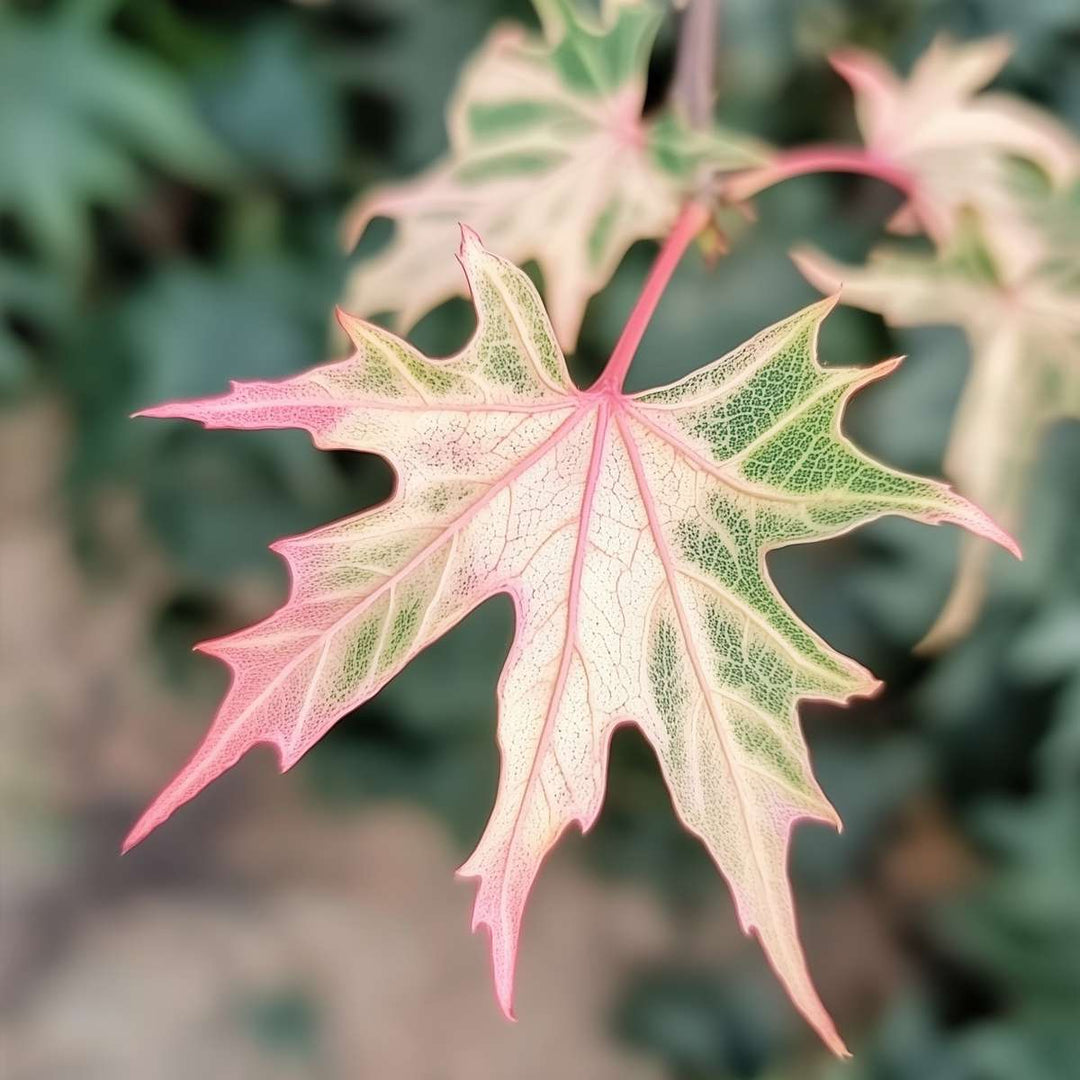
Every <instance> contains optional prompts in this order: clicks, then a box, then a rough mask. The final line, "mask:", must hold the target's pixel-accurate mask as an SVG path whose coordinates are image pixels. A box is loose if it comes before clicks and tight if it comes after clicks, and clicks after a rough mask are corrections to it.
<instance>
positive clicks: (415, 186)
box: [345, 0, 766, 350]
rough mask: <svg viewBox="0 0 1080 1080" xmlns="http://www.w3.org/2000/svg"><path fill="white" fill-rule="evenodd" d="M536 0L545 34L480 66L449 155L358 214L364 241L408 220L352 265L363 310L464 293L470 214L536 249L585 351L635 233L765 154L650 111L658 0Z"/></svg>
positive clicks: (666, 224)
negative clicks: (464, 240)
mask: <svg viewBox="0 0 1080 1080" xmlns="http://www.w3.org/2000/svg"><path fill="white" fill-rule="evenodd" d="M534 3H535V6H536V8H537V11H538V13H539V15H540V17H541V21H542V23H543V36H542V37H540V36H537V35H535V34H532V33H529V32H527V31H526V30H525V29H524V28H523V27H521V26H517V25H504V26H501V27H497V28H496V29H495V30H494V31H493V32H492V34H491V36H490V37H489V38H488V40H487V42H486V43H485V44H484V46H483V47H482V48H481V49H480V51H479V53H478V54H477V56H476V57H474V58H473V60H472V61H471V62H470V63H469V64H468V65H467V66H466V68H465V70H464V73H463V75H462V78H461V83H460V85H459V86H458V88H457V90H456V92H455V94H454V96H453V99H452V100H451V102H450V106H449V112H448V124H449V134H450V152H449V155H448V157H447V158H446V159H445V160H444V161H442V162H440V163H439V164H437V165H435V166H434V167H433V168H432V169H431V170H430V171H429V172H427V173H424V174H423V175H421V176H419V177H417V178H416V179H414V180H411V181H409V182H407V183H404V184H395V185H391V186H389V187H385V188H383V189H381V190H377V191H375V192H373V193H372V194H370V195H366V196H364V197H363V198H362V199H361V200H360V201H359V202H358V203H357V205H356V207H355V208H354V209H353V210H352V211H351V213H350V214H349V217H348V221H347V225H346V235H347V238H348V242H349V243H350V245H351V244H353V243H355V242H356V240H357V239H358V238H359V236H360V235H361V233H362V232H363V230H364V229H365V227H366V226H367V224H368V222H369V221H371V220H372V218H375V217H389V218H393V219H394V221H395V223H396V231H395V235H394V237H393V239H392V241H391V242H390V243H389V244H388V246H387V247H386V248H385V249H384V250H383V251H381V252H380V253H379V254H378V255H376V256H375V257H373V258H371V259H369V260H367V261H365V262H363V263H361V264H360V266H359V267H358V269H357V270H356V271H355V272H354V273H353V274H352V276H351V277H350V280H349V282H348V285H347V288H346V300H345V305H346V307H348V308H349V310H352V311H356V312H359V313H361V314H365V315H371V314H375V313H379V312H392V313H394V315H395V316H396V320H397V321H396V324H395V325H396V326H397V327H398V328H399V329H402V330H408V329H409V328H410V327H411V326H412V325H413V324H414V323H415V322H416V321H417V320H418V319H419V318H420V317H421V316H422V315H424V314H425V313H426V312H427V311H430V310H431V309H432V308H433V307H435V306H436V305H437V304H440V303H441V302H442V301H444V300H446V299H448V298H449V297H451V296H455V295H459V294H460V293H461V291H462V290H461V280H460V278H459V276H458V275H457V274H456V273H454V270H453V263H452V260H451V259H450V258H449V255H450V253H451V252H452V251H453V250H454V246H455V244H456V242H457V223H458V222H459V221H468V222H469V223H470V224H471V225H472V226H474V227H475V228H476V229H477V230H479V231H480V232H482V233H483V234H484V236H485V237H486V238H487V240H488V242H489V243H491V244H492V246H493V247H495V248H496V249H497V250H499V251H501V252H502V253H503V254H505V255H506V256H507V257H508V258H510V259H512V260H514V261H515V262H516V263H524V262H526V261H528V260H530V259H535V260H536V262H537V263H538V264H539V266H540V269H541V271H542V273H543V276H544V288H545V295H546V299H547V306H548V310H549V311H550V313H551V320H552V323H553V324H554V326H555V331H556V334H557V336H558V338H559V341H560V342H561V344H562V346H563V348H564V349H567V350H569V349H572V348H573V347H574V345H575V343H576V341H577V336H578V330H579V328H580V326H581V319H582V316H583V315H584V312H585V305H586V303H587V301H588V299H589V297H590V296H592V295H593V293H595V292H597V291H599V290H600V289H601V288H603V286H604V285H605V284H606V283H607V281H608V279H609V278H610V277H611V275H612V274H613V273H614V271H615V268H616V266H618V263H619V260H620V259H621V258H622V256H623V255H624V254H625V252H626V250H627V248H628V247H629V246H630V245H631V244H632V243H633V242H634V241H635V240H639V239H642V238H650V237H660V236H663V235H665V234H666V233H667V231H668V229H669V228H670V227H671V224H672V222H673V221H674V220H675V217H676V215H677V214H678V212H679V208H680V206H681V205H682V203H683V202H684V201H685V199H686V196H687V195H688V194H689V193H690V189H691V188H692V187H693V186H694V184H695V182H696V180H697V179H698V178H699V174H700V173H701V171H702V170H715V171H719V170H726V169H745V168H747V167H748V166H751V165H756V164H760V163H761V162H762V161H764V160H765V157H766V155H765V151H764V150H763V149H762V147H761V144H759V143H757V142H756V141H754V140H752V139H750V138H747V137H744V136H736V135H733V134H730V133H727V132H724V131H721V130H720V129H718V128H713V129H710V130H706V131H694V130H691V129H690V128H688V127H687V126H685V125H684V124H683V123H682V122H681V121H680V119H679V117H678V115H677V114H676V112H674V111H672V110H663V111H661V112H660V113H659V114H657V115H655V116H651V117H648V118H645V119H643V118H642V105H643V103H644V100H645V76H646V71H647V67H648V58H649V52H650V49H651V47H652V42H653V38H654V37H655V35H656V31H657V28H658V26H659V24H660V20H661V17H662V9H661V8H660V7H658V6H656V5H655V4H654V3H652V2H651V0H644V2H642V0H623V2H621V3H616V2H612V0H609V2H608V3H606V4H605V5H604V7H603V9H602V13H603V18H602V21H601V22H594V20H593V19H592V18H590V17H589V16H588V15H587V13H585V12H583V11H581V10H580V7H579V4H578V3H577V2H576V0H534ZM523 208H527V209H525V210H523ZM443 253H445V254H446V256H447V257H446V258H442V257H441V256H442V254H443Z"/></svg>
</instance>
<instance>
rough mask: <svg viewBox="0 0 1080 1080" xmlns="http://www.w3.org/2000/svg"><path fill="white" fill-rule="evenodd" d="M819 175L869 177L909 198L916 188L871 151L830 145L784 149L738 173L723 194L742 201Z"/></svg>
mask: <svg viewBox="0 0 1080 1080" xmlns="http://www.w3.org/2000/svg"><path fill="white" fill-rule="evenodd" d="M821 172H846V173H858V174H860V175H862V176H872V177H874V178H875V179H878V180H884V181H885V183H887V184H892V185H893V187H895V188H898V189H899V190H900V191H902V192H904V193H905V194H906V195H911V194H912V193H913V191H914V187H915V181H914V178H913V177H912V175H911V174H910V173H909V172H908V171H907V169H905V168H903V167H902V166H900V165H897V164H896V163H895V162H893V161H890V160H889V159H888V158H886V157H882V156H881V155H880V154H876V153H874V151H873V150H866V149H864V148H863V147H860V146H833V145H830V144H827V143H826V144H822V145H820V146H805V147H797V148H796V149H794V150H787V151H785V152H784V153H781V154H779V155H777V157H776V158H775V159H774V160H773V161H771V162H769V164H768V165H764V166H762V167H761V168H760V169H751V170H749V171H747V172H743V173H739V174H738V175H737V176H734V177H733V178H732V179H730V180H729V181H728V182H727V183H726V184H725V185H724V193H725V194H726V195H727V196H728V198H730V199H735V200H737V201H741V200H742V199H748V198H749V197H750V196H751V195H756V194H757V193H758V192H760V191H764V190H765V189H766V188H769V187H772V186H773V185H774V184H778V183H780V181H782V180H788V179H790V178H791V177H793V176H806V175H808V174H810V173H821Z"/></svg>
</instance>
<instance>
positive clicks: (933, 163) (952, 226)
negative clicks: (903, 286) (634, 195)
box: [727, 37, 1080, 272]
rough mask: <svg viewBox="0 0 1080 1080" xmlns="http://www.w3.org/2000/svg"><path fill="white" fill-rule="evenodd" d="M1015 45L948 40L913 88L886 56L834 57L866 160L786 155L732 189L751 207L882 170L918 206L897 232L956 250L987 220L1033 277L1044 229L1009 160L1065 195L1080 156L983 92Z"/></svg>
mask: <svg viewBox="0 0 1080 1080" xmlns="http://www.w3.org/2000/svg"><path fill="white" fill-rule="evenodd" d="M1010 52H1011V46H1010V45H1009V43H1008V41H1007V39H1005V38H1000V37H995V38H986V39H983V40H981V41H974V42H967V43H964V44H956V43H953V42H951V41H949V40H948V39H947V38H945V37H939V38H937V39H936V40H935V41H934V42H933V44H932V45H931V46H930V48H929V49H928V50H927V51H926V52H925V53H924V54H923V55H922V56H921V57H920V58H919V60H918V61H917V62H916V63H915V65H914V67H913V68H912V70H911V73H910V75H909V76H908V78H907V79H906V80H904V79H901V78H900V77H899V76H898V75H897V74H896V73H895V72H894V71H893V70H892V69H891V68H890V67H889V66H888V65H887V64H886V63H885V61H883V60H882V59H881V58H880V57H878V56H875V55H874V54H872V53H866V52H862V51H860V50H855V49H850V50H844V51H842V52H838V53H836V54H834V55H833V56H832V57H830V61H831V63H832V65H833V67H834V68H835V69H836V71H837V72H838V73H839V74H840V75H842V76H843V77H844V79H846V80H847V82H848V83H849V84H850V86H851V89H852V91H853V92H854V95H855V110H856V114H857V118H858V124H859V129H860V131H861V133H862V136H863V141H864V143H865V147H866V148H865V150H864V151H856V152H854V153H851V152H848V153H847V154H845V152H844V150H843V148H841V149H839V150H837V149H836V148H829V147H822V148H819V149H815V148H810V149H808V150H805V151H796V152H794V153H792V154H790V155H783V154H781V155H779V156H778V157H777V158H776V160H775V161H774V162H773V163H772V164H770V165H767V166H765V167H764V168H762V169H756V170H752V171H751V172H748V173H747V174H745V175H744V176H739V177H736V178H734V179H733V180H732V181H730V182H729V183H728V185H727V191H728V194H729V196H730V197H731V198H734V199H743V198H747V197H748V196H750V195H752V194H754V193H755V192H757V191H760V190H761V189H763V188H765V187H768V186H770V185H771V184H773V183H776V182H777V180H778V179H781V178H783V177H784V176H786V175H796V174H798V173H800V172H811V171H819V170H820V169H822V168H825V169H828V168H842V169H850V170H852V171H859V172H864V171H876V172H877V173H878V174H879V175H880V176H882V177H883V178H884V179H888V180H890V181H891V182H893V183H895V184H896V185H897V186H898V187H900V188H902V189H904V190H905V191H906V193H907V195H908V201H907V202H906V203H905V204H904V206H902V207H901V209H900V210H899V211H898V213H897V214H896V215H895V216H894V218H893V219H892V221H891V222H890V227H891V228H892V230H893V231H894V232H902V233H912V232H919V231H923V232H926V233H927V234H928V235H929V236H931V237H933V238H934V240H935V241H936V242H937V243H939V244H943V243H947V242H949V241H950V240H951V239H952V237H953V235H954V233H955V231H956V228H957V225H958V222H959V219H960V217H961V215H962V213H963V212H964V211H965V210H974V211H975V212H976V213H978V214H979V216H980V218H981V219H982V221H983V222H984V225H985V229H986V243H987V244H988V245H989V247H990V250H991V251H992V253H993V255H994V257H995V258H997V259H1000V260H1001V261H1007V262H1009V263H1010V264H1011V265H1012V266H1013V267H1014V268H1016V270H1017V271H1018V272H1026V271H1028V270H1030V269H1031V268H1032V267H1033V266H1034V265H1036V264H1037V263H1038V262H1040V261H1041V260H1042V258H1043V248H1042V245H1041V237H1040V236H1039V233H1038V230H1037V229H1035V228H1033V227H1032V223H1031V222H1030V220H1029V219H1028V218H1027V217H1026V215H1025V214H1024V213H1022V212H1021V209H1020V206H1019V203H1018V200H1017V197H1016V194H1017V193H1016V190H1015V185H1014V180H1013V177H1014V173H1013V171H1012V170H1011V168H1010V164H1009V159H1010V158H1019V159H1022V160H1024V161H1027V162H1030V163H1031V164H1033V165H1035V166H1037V167H1038V168H1039V169H1040V170H1041V171H1042V172H1043V173H1045V175H1046V176H1047V177H1048V178H1049V179H1050V181H1051V182H1052V184H1053V185H1054V186H1055V187H1056V188H1058V189H1059V190H1063V189H1066V188H1068V186H1069V185H1070V184H1072V183H1073V182H1074V181H1075V180H1076V179H1077V177H1080V147H1078V145H1077V142H1076V140H1075V138H1074V137H1073V135H1072V134H1071V133H1070V132H1069V130H1068V129H1067V128H1066V127H1065V126H1064V125H1063V124H1061V123H1060V122H1058V121H1057V120H1056V119H1055V118H1054V117H1052V116H1050V115H1049V114H1048V113H1046V112H1045V111H1044V110H1042V109H1039V108H1038V107H1036V106H1034V105H1031V104H1029V103H1028V102H1026V101H1023V100H1021V99H1020V98H1016V97H1013V96H1011V95H1009V94H1005V93H979V91H980V90H982V88H983V87H984V86H986V84H987V83H989V82H990V80H991V79H993V78H994V76H995V75H996V74H997V73H998V72H999V71H1000V70H1001V68H1002V67H1003V65H1004V64H1005V62H1006V60H1007V59H1008V58H1009V54H1010Z"/></svg>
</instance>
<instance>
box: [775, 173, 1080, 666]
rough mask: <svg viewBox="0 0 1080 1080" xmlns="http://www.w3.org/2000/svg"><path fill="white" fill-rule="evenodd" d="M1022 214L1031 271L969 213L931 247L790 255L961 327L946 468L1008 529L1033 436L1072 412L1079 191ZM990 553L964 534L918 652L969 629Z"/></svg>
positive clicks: (920, 320)
mask: <svg viewBox="0 0 1080 1080" xmlns="http://www.w3.org/2000/svg"><path fill="white" fill-rule="evenodd" d="M1040 209H1041V212H1039V210H1040ZM1024 212H1025V216H1026V218H1027V219H1028V220H1029V221H1031V222H1032V223H1033V224H1035V225H1037V226H1038V227H1039V229H1040V230H1041V237H1042V239H1041V244H1042V247H1043V249H1044V257H1043V261H1042V262H1041V263H1039V264H1037V265H1036V266H1035V267H1034V268H1031V269H1025V268H1024V267H1023V266H1022V264H1020V265H1017V264H1008V263H1006V264H999V263H997V262H995V260H994V258H993V256H992V254H991V252H990V251H989V249H988V246H987V244H986V241H985V237H984V234H983V230H982V228H981V223H980V222H979V221H978V220H977V219H976V218H975V217H974V216H973V215H967V216H965V218H964V219H963V221H962V224H961V226H960V228H959V229H958V231H957V234H956V236H955V237H954V240H953V242H952V243H951V244H950V245H949V246H948V247H946V248H945V249H944V250H943V251H942V252H941V253H940V254H938V255H932V254H925V255H923V254H919V255H916V254H911V253H904V252H898V251H890V250H889V249H888V248H885V249H883V250H879V251H876V252H874V253H872V255H871V257H870V261H869V262H868V264H867V265H866V266H865V267H854V266H845V265H841V264H839V263H836V262H834V261H833V260H831V259H829V258H828V257H826V256H825V255H823V254H821V253H820V252H817V251H813V250H810V249H801V250H798V251H796V252H795V253H794V254H793V257H794V259H795V262H796V264H797V265H798V267H799V269H800V270H801V271H802V272H803V274H804V275H805V276H806V277H807V279H808V280H809V281H810V282H811V283H813V284H814V285H816V286H817V287H818V288H820V289H821V290H822V291H823V292H826V293H828V292H833V291H835V290H836V288H837V287H838V286H839V285H840V284H841V283H842V284H843V294H842V299H843V301H844V303H846V304H851V305H853V306H855V307H861V308H866V309H868V310H870V311H876V312H878V313H880V314H881V315H883V316H884V317H885V319H886V321H887V322H889V323H891V324H892V325H894V326H916V325H925V324H930V323H953V324H956V325H958V326H961V327H963V329H964V331H965V333H966V336H967V338H968V341H969V344H970V348H971V356H972V363H971V370H970V375H969V378H968V382H967V385H966V387H965V390H964V395H963V398H962V400H961V402H960V405H959V408H958V410H957V414H956V420H955V422H954V425H953V429H952V434H951V437H950V441H949V446H948V449H947V451H946V456H945V471H946V474H947V475H948V476H949V477H950V478H951V479H953V480H954V481H955V482H956V484H957V486H958V487H959V489H960V490H961V491H963V492H964V494H965V495H967V496H969V497H970V498H972V499H974V500H975V501H977V502H978V503H979V505H980V506H984V507H986V508H987V510H988V511H990V512H991V513H992V514H993V515H994V518H995V520H997V521H998V522H1000V523H1001V524H1002V525H1003V526H1004V527H1005V528H1007V529H1010V530H1011V529H1014V528H1015V527H1016V526H1017V524H1018V522H1019V517H1020V514H1021V510H1022V496H1023V494H1024V492H1025V490H1026V488H1027V486H1028V475H1029V472H1030V469H1031V467H1032V465H1033V464H1034V461H1035V456H1036V453H1037V451H1038V448H1039V442H1040V438H1041V436H1042V435H1043V433H1044V432H1045V430H1046V428H1047V427H1048V426H1049V425H1050V424H1052V423H1054V422H1055V421H1057V420H1061V419H1064V418H1067V417H1077V418H1080V276H1078V272H1077V268H1078V267H1080V188H1078V189H1077V191H1076V192H1075V193H1074V195H1073V196H1072V198H1065V199H1058V200H1051V199H1049V198H1046V199H1043V200H1042V201H1041V206H1040V207H1038V208H1036V207H1032V206H1031V204H1030V203H1028V204H1027V205H1026V207H1025V211H1024ZM989 555H990V551H989V549H988V548H987V547H986V545H985V544H981V543H979V542H978V541H976V540H973V539H972V538H971V537H965V540H964V545H963V548H962V551H961V561H960V568H959V571H958V573H957V577H956V581H955V583H954V585H953V589H952V592H951V594H950V597H949V599H948V601H947V603H946V605H945V608H944V610H943V611H942V612H941V614H940V616H939V618H938V620H937V622H936V623H935V625H934V627H933V628H932V629H931V630H930V633H929V634H928V636H927V637H926V638H925V639H924V641H923V643H922V645H923V647H924V648H925V649H927V650H931V651H932V650H936V649H939V648H942V647H944V646H946V645H948V644H950V643H952V642H953V641H955V640H956V639H957V638H959V637H961V636H962V635H963V634H964V633H966V631H967V630H968V629H969V628H970V627H971V625H972V623H973V622H974V620H975V617H976V615H977V614H978V611H979V608H980V606H981V603H982V599H983V595H984V593H985V579H986V569H987V562H988V559H989Z"/></svg>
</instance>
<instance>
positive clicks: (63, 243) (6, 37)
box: [0, 0, 230, 269]
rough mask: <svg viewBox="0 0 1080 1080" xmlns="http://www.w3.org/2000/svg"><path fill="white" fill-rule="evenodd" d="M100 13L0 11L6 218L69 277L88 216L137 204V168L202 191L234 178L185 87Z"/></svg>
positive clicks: (76, 2)
mask: <svg viewBox="0 0 1080 1080" xmlns="http://www.w3.org/2000/svg"><path fill="white" fill-rule="evenodd" d="M102 8H103V5H102V4H101V3H100V2H98V0H89V2H87V0H66V2H65V3H63V4H60V5H58V6H57V7H56V8H55V9H54V10H49V11H47V12H45V13H43V14H35V15H31V14H24V13H21V12H20V11H19V10H18V9H16V8H15V7H13V6H12V5H10V4H8V5H4V6H0V160H2V161H3V167H2V168H0V210H3V211H6V212H9V213H11V214H12V215H13V216H14V217H15V218H16V219H17V220H18V221H20V222H21V223H22V225H23V226H24V228H25V230H26V232H27V234H28V237H29V239H30V240H31V241H32V242H33V243H34V244H35V245H36V246H37V247H39V248H40V249H41V251H42V252H44V253H45V254H46V255H48V256H49V257H50V258H51V259H52V260H53V261H54V262H56V263H57V264H58V265H59V266H62V267H64V268H66V269H72V268H82V267H84V266H85V265H86V262H87V259H88V257H89V254H90V232H89V225H88V222H87V216H86V212H87V209H88V208H89V207H90V206H95V205H114V206H116V205H126V204H130V203H131V201H132V200H133V199H134V198H135V196H136V195H137V193H138V191H139V188H140V185H141V182H142V179H143V173H142V170H141V169H140V167H139V164H138V162H139V160H140V159H141V160H144V161H148V162H150V163H151V164H153V165H156V166H158V167H160V168H162V169H165V170H167V171H168V172H170V173H173V174H175V175H177V176H180V177H184V178H186V179H189V180H194V181H196V182H200V183H211V182H218V181H222V180H224V179H225V178H227V177H228V176H229V175H230V165H229V162H228V159H227V157H226V155H225V153H224V151H223V150H222V149H221V148H220V147H219V145H218V144H217V142H216V140H215V139H214V138H213V137H212V136H211V135H210V134H209V132H208V131H207V129H206V128H205V126H204V125H203V124H202V123H201V121H200V119H199V117H198V115H197V112H196V110H195V107H194V104H193V101H192V98H191V95H190V94H189V93H188V92H187V90H186V88H185V86H184V84H183V82H182V81H181V80H180V78H179V77H178V76H177V75H176V74H174V73H173V72H171V71H170V70H169V69H168V68H166V67H165V66H163V65H162V64H161V63H159V62H158V61H156V60H154V59H152V58H151V57H150V56H149V55H148V54H146V53H145V52H141V51H139V50H137V49H133V48H131V47H129V46H128V45H126V44H124V43H122V42H121V41H120V40H119V39H118V38H116V37H114V36H113V35H111V34H109V32H108V30H107V27H106V25H105V23H106V19H105V18H104V10H107V6H105V7H104V9H103V10H102V11H94V10H93V9H102ZM95 14H97V15H98V16H99V17H97V18H94V17H93V15H95Z"/></svg>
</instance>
